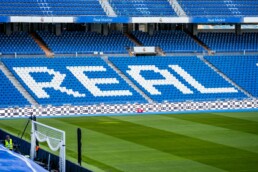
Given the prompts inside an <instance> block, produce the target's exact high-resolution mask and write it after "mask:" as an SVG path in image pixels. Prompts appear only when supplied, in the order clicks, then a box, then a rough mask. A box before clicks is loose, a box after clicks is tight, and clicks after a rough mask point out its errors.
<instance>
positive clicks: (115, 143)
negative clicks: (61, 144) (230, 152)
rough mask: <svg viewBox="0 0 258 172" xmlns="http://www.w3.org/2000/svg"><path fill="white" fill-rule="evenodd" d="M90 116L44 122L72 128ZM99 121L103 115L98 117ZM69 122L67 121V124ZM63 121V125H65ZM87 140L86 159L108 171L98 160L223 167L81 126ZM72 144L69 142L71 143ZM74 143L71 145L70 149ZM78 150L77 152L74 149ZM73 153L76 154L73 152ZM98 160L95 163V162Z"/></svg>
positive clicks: (120, 165) (168, 167)
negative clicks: (72, 122) (71, 122)
mask: <svg viewBox="0 0 258 172" xmlns="http://www.w3.org/2000/svg"><path fill="white" fill-rule="evenodd" d="M87 119H88V118H72V119H68V118H66V119H62V120H63V121H60V120H59V119H57V120H54V121H53V120H52V121H49V120H47V119H46V120H43V121H41V122H43V123H46V124H48V125H56V126H58V127H60V125H61V126H63V127H65V128H66V129H68V128H69V131H72V130H74V127H83V126H84V123H83V122H82V121H85V120H87ZM99 119H100V121H102V120H101V118H99ZM71 120H72V121H74V122H75V123H76V124H77V125H72V124H70V123H69V122H70V121H71ZM66 122H67V123H66ZM62 123H63V124H62ZM117 123H118V122H115V121H114V122H111V121H106V122H105V119H104V120H103V122H99V124H100V125H106V126H110V125H111V126H112V125H113V124H117ZM82 133H83V138H84V139H85V138H86V140H84V141H83V142H84V148H83V154H84V155H87V157H90V158H91V159H93V160H96V161H93V162H92V161H91V159H87V158H84V157H83V160H86V162H88V163H89V162H91V164H92V165H97V166H99V167H101V168H102V169H104V170H105V171H114V170H109V168H105V166H101V164H100V165H98V163H97V162H102V163H103V164H106V165H108V166H111V167H114V168H115V169H118V170H122V171H130V172H131V171H137V172H138V171H141V172H145V171H146V172H152V171H175V172H176V171H193V172H195V171H196V172H202V171H210V172H221V171H223V170H221V169H218V168H216V167H212V166H209V165H206V164H202V163H199V162H196V161H192V160H188V159H185V158H181V157H178V156H175V155H172V154H168V153H165V152H161V151H158V150H156V149H153V148H149V147H146V146H144V145H139V144H136V143H132V142H129V141H127V140H123V139H120V138H116V137H113V136H110V135H105V134H103V133H99V132H96V131H92V130H88V129H85V128H82ZM67 134H68V135H67V137H68V138H69V140H71V138H70V137H69V134H70V133H69V132H68V131H67ZM68 144H69V143H68ZM72 147H73V146H72V145H71V144H69V148H72ZM74 153H75V152H74ZM70 156H74V155H70ZM95 162H96V164H95Z"/></svg>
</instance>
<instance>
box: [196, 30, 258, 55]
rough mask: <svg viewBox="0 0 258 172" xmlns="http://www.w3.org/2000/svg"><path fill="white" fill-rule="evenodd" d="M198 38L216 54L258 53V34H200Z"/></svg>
mask: <svg viewBox="0 0 258 172" xmlns="http://www.w3.org/2000/svg"><path fill="white" fill-rule="evenodd" d="M198 38H199V39H200V40H201V41H202V42H204V43H205V44H206V45H207V46H208V47H209V48H210V49H212V50H214V51H216V52H243V51H249V52H250V51H251V52H257V51H258V33H243V34H242V35H236V34H235V33H198Z"/></svg>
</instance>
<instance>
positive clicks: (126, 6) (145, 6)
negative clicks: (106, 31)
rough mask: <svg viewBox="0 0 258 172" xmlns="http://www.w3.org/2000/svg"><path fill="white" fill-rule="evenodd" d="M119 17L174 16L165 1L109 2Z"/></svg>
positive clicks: (115, 0) (130, 0)
mask: <svg viewBox="0 0 258 172" xmlns="http://www.w3.org/2000/svg"><path fill="white" fill-rule="evenodd" d="M109 3H110V4H111V6H112V7H113V9H114V11H115V12H116V14H117V15H119V16H130V17H135V16H148V17H153V16H176V13H175V11H174V10H173V8H172V6H171V5H170V4H169V2H168V1H167V0H141V1H138V0H135V1H134V0H109Z"/></svg>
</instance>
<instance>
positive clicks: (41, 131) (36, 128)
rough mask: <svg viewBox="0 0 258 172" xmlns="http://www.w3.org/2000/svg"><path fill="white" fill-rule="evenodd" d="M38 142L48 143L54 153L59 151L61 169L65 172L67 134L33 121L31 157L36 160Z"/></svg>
mask: <svg viewBox="0 0 258 172" xmlns="http://www.w3.org/2000/svg"><path fill="white" fill-rule="evenodd" d="M36 140H38V141H39V142H47V144H48V146H49V148H50V149H51V150H52V151H58V150H59V169H60V171H61V172H65V132H64V131H62V130H59V129H56V128H53V127H50V126H47V125H45V124H42V123H39V122H36V121H32V127H31V149H30V157H31V159H34V158H35V155H36Z"/></svg>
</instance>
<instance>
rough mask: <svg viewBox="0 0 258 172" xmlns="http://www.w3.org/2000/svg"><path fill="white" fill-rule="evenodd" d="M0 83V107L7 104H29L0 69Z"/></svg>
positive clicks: (7, 105)
mask: <svg viewBox="0 0 258 172" xmlns="http://www.w3.org/2000/svg"><path fill="white" fill-rule="evenodd" d="M0 83H1V84H0V102H1V104H0V108H2V107H9V106H25V105H29V104H30V103H29V102H28V101H27V100H26V99H25V98H24V97H23V96H22V94H21V93H20V92H19V91H18V90H17V89H16V88H15V87H14V86H13V84H12V83H11V81H9V79H8V78H7V77H6V76H5V75H4V73H3V72H2V71H1V70H0Z"/></svg>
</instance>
